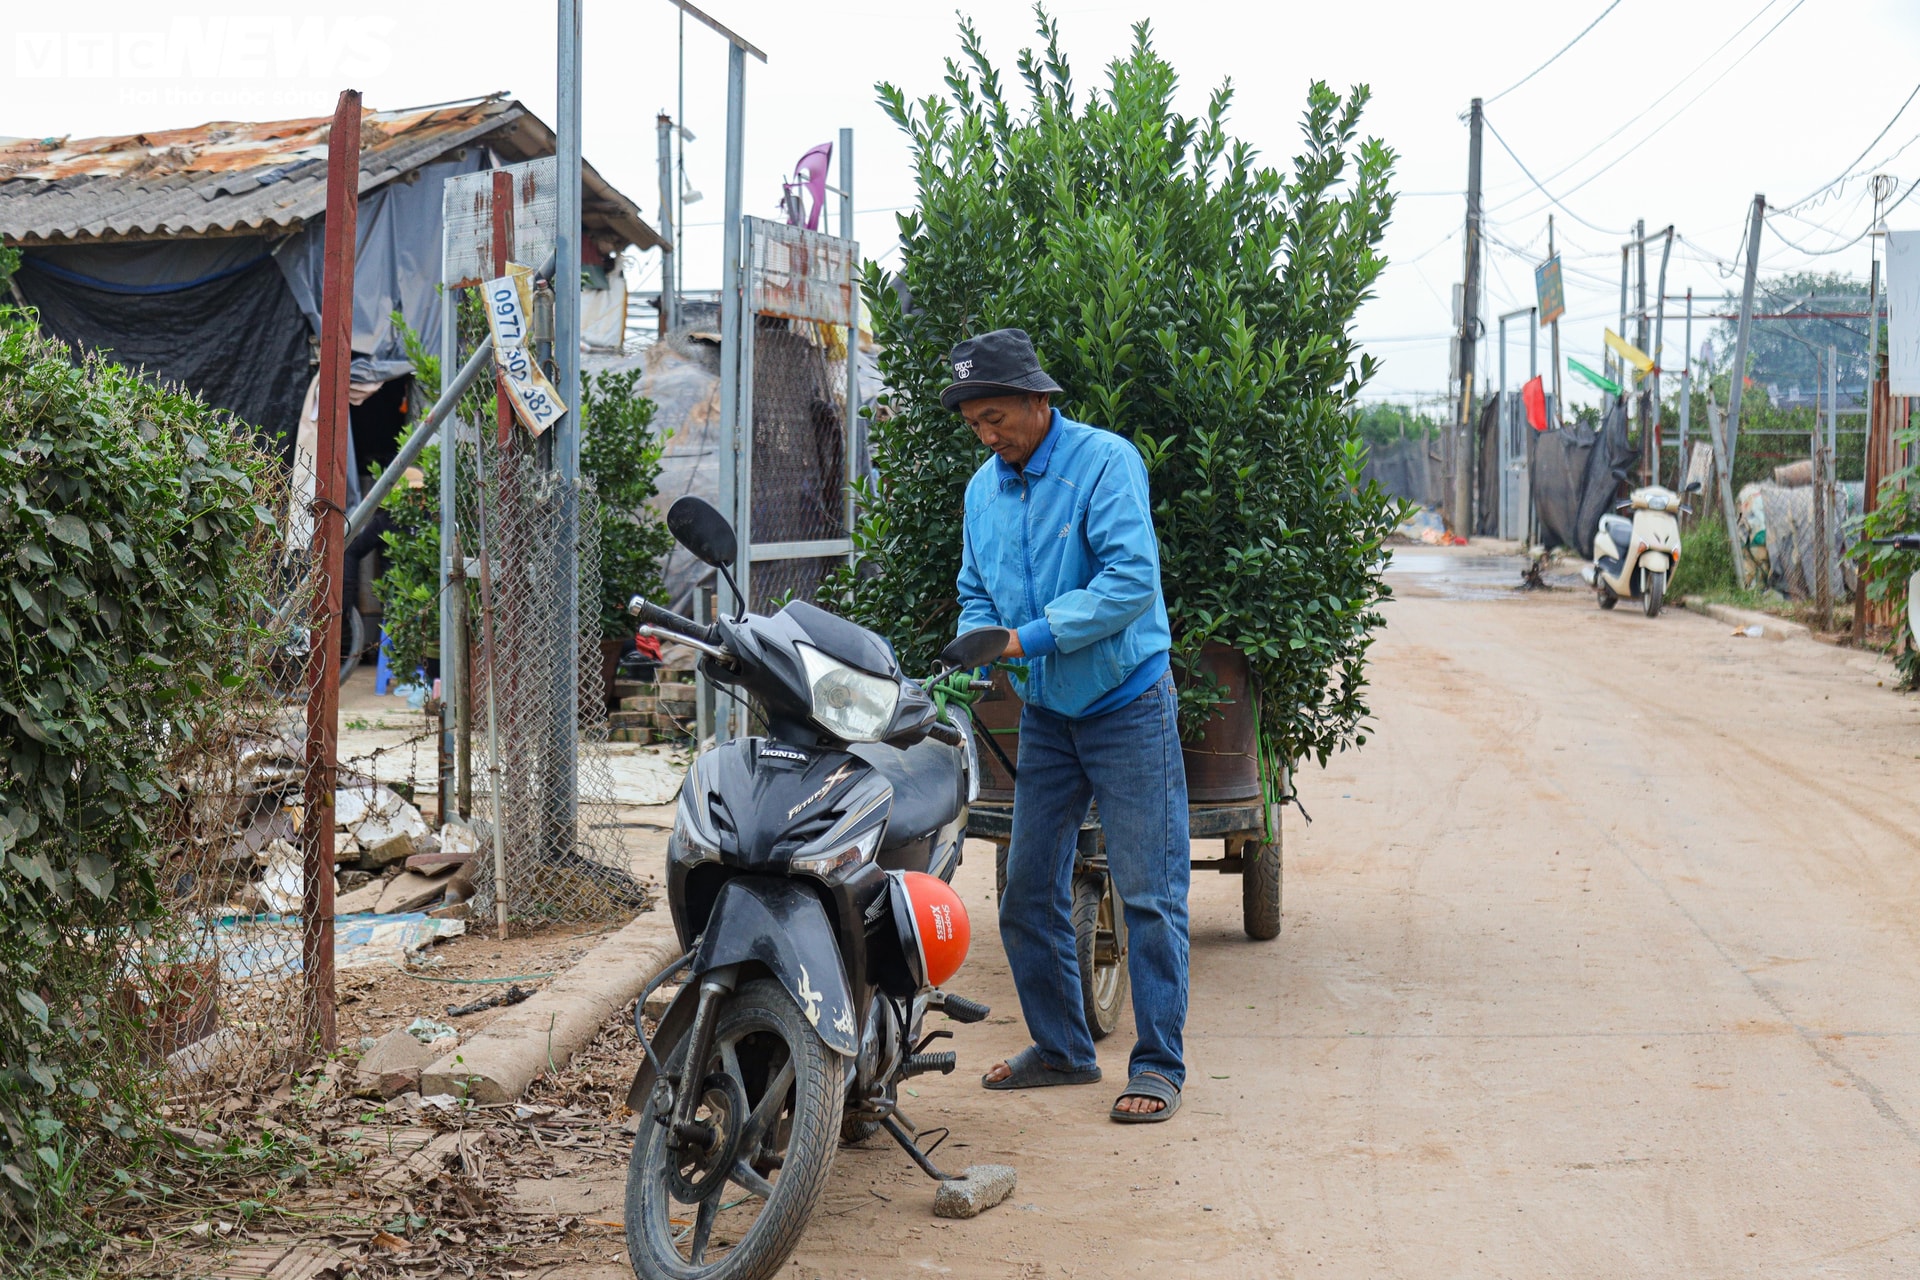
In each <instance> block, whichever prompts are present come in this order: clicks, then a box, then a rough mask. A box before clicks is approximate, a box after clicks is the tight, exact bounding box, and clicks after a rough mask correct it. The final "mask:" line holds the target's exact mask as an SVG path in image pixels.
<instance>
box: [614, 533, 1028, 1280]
mask: <svg viewBox="0 0 1920 1280" xmlns="http://www.w3.org/2000/svg"><path fill="white" fill-rule="evenodd" d="M667 523H668V527H669V529H671V531H672V532H673V535H674V537H675V538H676V539H678V541H679V542H680V543H681V545H682V546H684V547H686V548H687V549H688V550H689V551H691V552H692V553H693V554H694V555H695V556H697V557H698V558H699V559H701V560H702V561H704V562H705V563H707V564H709V565H712V566H713V567H714V568H716V569H717V570H718V571H719V572H720V573H721V574H722V575H724V576H726V577H727V579H728V581H729V583H731V582H732V576H731V573H730V572H729V570H730V567H731V566H732V564H733V562H734V559H735V556H736V554H737V549H738V548H737V543H736V538H735V535H734V531H733V529H732V527H731V526H730V525H728V523H727V522H726V520H725V518H724V517H722V516H721V515H720V513H719V512H718V511H716V510H714V508H712V507H711V506H709V505H708V504H706V503H705V502H702V501H701V500H700V499H698V498H691V497H688V498H682V499H680V500H679V501H678V502H676V503H675V504H674V505H673V508H672V510H671V511H670V512H669V513H668V517H667ZM734 594H735V598H736V599H738V598H739V592H738V590H737V589H736V591H735V593H734ZM629 611H630V612H631V613H632V614H633V615H634V616H635V617H637V618H638V619H640V621H641V623H642V624H643V626H642V630H643V631H646V632H649V633H651V634H655V635H658V636H660V637H662V638H663V639H671V640H674V641H678V642H679V643H681V644H685V645H689V646H691V647H692V648H694V649H695V650H697V651H699V652H700V653H701V654H702V655H703V657H702V658H701V663H702V667H703V670H704V671H705V674H706V676H707V678H708V679H709V680H710V681H712V682H714V683H715V684H716V685H718V686H720V687H721V688H722V689H723V690H726V691H732V692H734V693H736V694H737V695H744V698H745V699H750V700H751V703H750V705H751V706H752V707H753V708H754V710H755V711H757V712H758V713H759V714H760V715H761V716H762V717H763V719H764V723H765V729H766V732H765V736H762V737H749V738H744V739H737V740H735V741H731V742H727V743H724V744H722V745H720V746H717V747H715V748H713V749H712V750H710V751H707V752H706V753H705V754H703V755H701V756H699V757H698V758H697V759H695V760H694V762H693V765H692V767H691V768H690V769H689V770H688V773H687V778H686V782H685V784H684V785H683V786H682V788H681V792H680V802H679V810H678V813H677V814H676V816H675V820H674V829H673V834H672V836H671V838H670V839H669V841H668V845H667V877H666V878H667V900H668V903H669V905H670V907H671V909H672V912H673V922H674V927H675V929H676V930H677V932H678V935H679V939H680V943H681V946H682V947H683V948H684V950H685V953H686V954H685V955H683V956H682V957H681V958H680V959H679V960H678V961H677V962H676V963H675V964H674V965H673V966H671V967H670V968H669V969H668V970H666V971H665V972H664V973H662V974H661V975H660V976H659V977H658V978H657V979H656V982H655V985H656V986H657V985H660V984H662V983H664V982H666V981H669V980H671V979H673V978H675V977H679V978H680V979H681V986H680V990H679V994H678V995H677V996H676V997H675V998H674V999H673V1001H672V1002H671V1003H670V1004H669V1006H668V1007H667V1009H666V1011H665V1012H664V1013H663V1014H662V1015H661V1017H660V1020H659V1023H658V1025H657V1027H656V1029H655V1032H654V1034H653V1036H652V1037H651V1039H649V1038H648V1037H647V1036H646V1035H645V1032H644V1028H640V1029H641V1040H642V1043H643V1045H644V1047H645V1059H644V1061H643V1062H642V1064H641V1066H640V1068H639V1071H638V1073H637V1074H636V1075H635V1077H634V1081H633V1086H632V1088H631V1090H630V1091H629V1093H628V1097H627V1102H628V1105H629V1106H630V1107H631V1108H632V1109H633V1110H634V1112H636V1113H637V1115H638V1130H637V1132H636V1133H635V1135H634V1142H633V1155H632V1160H631V1164H630V1165H629V1168H628V1173H627V1195H626V1229H627V1245H628V1252H629V1256H630V1257H631V1259H632V1261H633V1268H634V1272H635V1273H636V1274H637V1275H638V1276H641V1277H643V1278H645V1280H761V1278H763V1277H768V1276H772V1275H774V1274H775V1273H777V1272H778V1271H779V1270H780V1269H781V1268H782V1267H783V1266H784V1265H785V1264H786V1260H787V1257H788V1255H789V1254H790V1253H791V1252H792V1250H793V1247H794V1245H795V1244H796V1243H797V1242H798V1241H799V1238H800V1234H801V1231H802V1230H803V1229H804V1227H805V1225H806V1221H807V1217H808V1215H809V1214H810V1213H811V1212H812V1210H813V1207H814V1205H815V1204H816V1203H817V1202H818V1200H819V1198H820V1195H821V1193H822V1191H823V1190H824V1189H825V1186H826V1181H827V1174H828V1170H829V1169H830V1168H831V1166H832V1163H833V1156H834V1152H835V1150H836V1149H837V1146H838V1144H839V1143H840V1142H841V1141H842V1140H846V1141H858V1140H860V1139H861V1138H864V1137H866V1136H868V1135H871V1134H872V1133H874V1132H876V1131H879V1130H885V1131H886V1132H887V1133H888V1134H889V1135H891V1136H892V1137H893V1138H894V1140H895V1141H897V1142H899V1143H900V1145H901V1146H902V1147H903V1148H904V1149H905V1150H906V1151H907V1152H908V1153H909V1154H910V1155H911V1156H912V1157H913V1158H914V1160H915V1161H916V1163H918V1164H919V1165H920V1167H921V1168H922V1169H923V1170H925V1171H926V1172H927V1173H928V1174H929V1175H930V1176H933V1177H936V1178H938V1177H943V1176H944V1175H942V1174H941V1173H940V1171H939V1170H938V1169H937V1168H936V1167H935V1166H934V1165H933V1163H932V1161H931V1160H930V1159H929V1156H930V1153H931V1148H927V1149H924V1150H923V1149H922V1147H921V1146H920V1145H919V1143H920V1140H921V1136H922V1135H920V1134H919V1131H918V1130H917V1129H915V1128H914V1126H913V1125H912V1123H911V1122H910V1121H908V1120H907V1119H906V1117H904V1116H903V1115H902V1114H901V1113H900V1110H899V1106H898V1089H899V1085H900V1083H901V1082H902V1081H904V1080H906V1079H908V1078H910V1077H912V1076H915V1075H918V1074H921V1073H923V1072H927V1071H940V1072H950V1071H952V1070H953V1068H954V1055H953V1054H952V1053H950V1052H948V1053H937V1052H928V1051H927V1045H928V1044H929V1043H930V1042H931V1041H933V1040H934V1039H936V1038H938V1037H942V1036H949V1035H951V1032H948V1031H945V1030H935V1031H932V1032H928V1033H925V1034H922V1029H921V1023H922V1020H923V1019H924V1017H925V1015H926V1014H927V1013H928V1012H929V1011H934V1010H938V1011H941V1012H944V1013H945V1014H946V1016H947V1017H948V1018H950V1019H952V1020H954V1021H958V1022H977V1021H979V1020H980V1019H981V1018H984V1017H985V1016H986V1015H987V1013H988V1010H987V1008H986V1007H985V1006H984V1005H980V1004H977V1003H975V1002H973V1001H969V1000H965V999H962V998H960V997H958V996H953V995H948V994H946V993H944V992H942V991H940V990H938V989H937V988H936V987H934V986H930V985H927V983H926V976H927V975H926V971H925V967H924V966H925V963H926V962H925V959H924V953H923V952H922V953H919V954H916V951H915V945H914V944H915V939H916V935H915V934H914V932H913V910H914V908H913V906H912V903H911V902H910V901H909V900H907V899H906V898H905V896H904V895H903V891H902V889H901V886H902V884H903V883H906V877H904V876H903V875H901V874H900V873H904V872H922V873H929V874H931V875H933V876H936V877H939V878H940V879H941V880H950V879H951V878H952V875H953V872H954V869H955V868H956V867H957V866H958V865H959V862H960V854H961V842H962V840H963V838H964V836H965V832H966V823H967V804H968V801H969V800H970V799H971V798H973V796H974V795H975V794H976V791H977V785H978V784H977V778H978V773H979V769H978V761H977V758H976V756H975V754H974V744H973V738H972V736H971V731H970V729H969V728H968V727H967V726H966V724H965V723H964V720H965V717H955V720H956V721H957V722H958V723H953V724H949V723H946V722H944V719H943V717H942V715H941V713H940V711H939V709H938V707H937V705H936V699H935V698H933V697H931V696H930V695H929V693H928V691H927V688H925V687H923V686H922V685H921V684H919V683H916V682H914V681H912V680H909V679H907V678H906V677H905V676H904V675H903V674H902V673H901V671H900V668H899V664H898V663H897V662H896V661H895V659H894V656H893V653H892V651H891V650H890V649H889V648H888V646H887V645H886V644H885V643H884V642H883V641H882V640H881V639H880V638H879V637H878V636H876V635H874V634H873V633H872V632H870V631H867V630H865V629H864V628H862V627H859V626H857V625H855V624H854V623H851V622H848V621H847V620H845V619H843V618H839V617H836V616H834V615H833V614H830V613H828V612H826V611H825V610H823V609H819V608H817V607H815V606H813V605H811V604H808V603H806V602H804V601H796V602H794V603H791V604H788V605H787V606H786V607H785V608H783V609H781V610H780V611H779V612H778V613H777V614H774V615H773V616H771V617H764V616H759V615H754V614H746V613H742V614H740V615H739V616H737V617H734V618H730V619H723V620H722V621H720V622H718V623H715V624H713V625H710V626H709V625H702V624H700V623H696V622H694V621H692V620H690V619H688V618H683V617H681V616H679V615H678V614H675V613H672V612H670V611H668V610H666V609H662V608H660V607H658V606H657V605H653V604H651V603H649V602H647V601H644V600H642V599H640V598H639V597H637V596H636V597H635V598H634V600H633V601H632V602H631V604H630V605H629ZM1006 643H1007V632H1006V631H1005V630H1003V629H1001V628H997V627H996V628H984V629H982V630H980V631H975V632H970V633H968V634H967V635H964V636H961V637H960V638H959V639H957V640H955V641H954V642H953V643H952V644H951V645H949V646H948V647H947V649H946V651H945V652H943V653H942V654H941V655H940V663H941V670H940V671H938V672H936V673H935V676H936V677H940V676H950V674H951V673H954V672H964V671H971V670H972V669H974V668H977V667H979V666H980V665H982V664H984V663H987V662H990V661H992V660H993V659H994V658H996V657H998V656H999V655H1000V653H1001V651H1002V650H1003V649H1004V648H1005V646H1006ZM958 678H959V679H962V680H965V679H966V678H967V677H964V676H962V677H958ZM928 684H929V685H931V684H932V681H931V680H930V681H929V682H928ZM943 892H944V890H943ZM954 906H955V907H957V906H958V903H957V900H956V902H955V903H954ZM903 917H905V918H903ZM644 1003H645V1000H644V997H643V998H642V1000H641V1001H638V1002H636V1003H635V1006H634V1018H635V1022H636V1027H638V1025H639V1018H640V1009H641V1007H642V1006H643V1005H644ZM925 1136H932V1135H931V1133H929V1134H927V1135H925ZM934 1145H936V1146H937V1145H938V1144H937V1142H936V1143H935V1144H934Z"/></svg>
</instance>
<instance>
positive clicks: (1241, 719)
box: [1180, 642, 1260, 804]
mask: <svg viewBox="0 0 1920 1280" xmlns="http://www.w3.org/2000/svg"><path fill="white" fill-rule="evenodd" d="M1199 668H1200V672H1202V673H1204V674H1206V675H1209V676H1211V677H1212V678H1213V679H1214V680H1216V681H1218V682H1219V683H1220V684H1223V685H1225V686H1226V688H1227V701H1225V702H1223V703H1221V704H1220V705H1219V706H1217V707H1215V708H1214V711H1213V716H1212V718H1211V719H1209V720H1208V721H1207V722H1206V724H1205V725H1203V726H1202V727H1201V730H1200V735H1199V736H1198V737H1197V738H1194V739H1192V740H1191V741H1187V742H1183V743H1182V744H1181V746H1180V755H1181V758H1182V760H1183V761H1184V762H1185V764H1186V766H1187V799H1188V800H1189V801H1191V802H1192V803H1195V804H1213V803H1219V802H1222V801H1228V800H1255V799H1258V798H1259V796H1260V756H1259V752H1258V745H1259V744H1258V734H1257V733H1256V732H1255V730H1256V728H1257V721H1256V720H1255V718H1254V713H1253V672H1252V669H1251V668H1250V667H1249V666H1248V665H1247V656H1246V655H1245V654H1244V653H1241V652H1240V651H1239V650H1238V649H1234V648H1230V647H1228V646H1227V645H1224V644H1218V643H1213V642H1209V643H1208V644H1207V645H1206V647H1204V648H1203V649H1201V650H1200V662H1199ZM1182 683H1185V682H1184V681H1183V682H1182ZM1196 683H1197V682H1196Z"/></svg>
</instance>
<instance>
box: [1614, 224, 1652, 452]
mask: <svg viewBox="0 0 1920 1280" xmlns="http://www.w3.org/2000/svg"><path fill="white" fill-rule="evenodd" d="M1633 242H1634V243H1633V248H1634V264H1635V271H1636V279H1637V291H1636V293H1635V294H1634V320H1633V345H1634V346H1636V347H1638V348H1640V349H1641V350H1642V351H1646V350H1648V347H1647V220H1646V219H1645V218H1636V219H1635V220H1634V223H1633ZM1620 332H1621V334H1622V335H1623V336H1624V335H1625V334H1626V330H1625V329H1622V330H1621V331H1620ZM1651 391H1652V386H1651V384H1650V383H1647V384H1642V385H1641V387H1640V389H1639V391H1638V392H1636V393H1635V395H1634V397H1633V398H1634V401H1635V404H1634V408H1636V409H1638V410H1639V411H1640V483H1642V484H1646V483H1647V474H1648V469H1649V468H1648V462H1649V460H1650V459H1654V457H1655V455H1653V454H1652V453H1651V452H1650V451H1651V450H1652V449H1653V447H1654V443H1653V441H1654V435H1655V432H1654V430H1653V412H1654V411H1656V410H1657V406H1649V404H1648V403H1647V399H1648V396H1649V394H1650V393H1651Z"/></svg>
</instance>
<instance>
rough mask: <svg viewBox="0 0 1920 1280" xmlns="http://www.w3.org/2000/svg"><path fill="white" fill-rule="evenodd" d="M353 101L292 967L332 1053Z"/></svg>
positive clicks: (335, 287)
mask: <svg viewBox="0 0 1920 1280" xmlns="http://www.w3.org/2000/svg"><path fill="white" fill-rule="evenodd" d="M359 176H360V94H359V92H358V91H357V90H353V89H347V90H344V91H343V92H342V93H341V94H340V101H339V104H338V105H337V106H336V107H335V108H334V111H333V126H332V129H331V130H330V132H329V133H328V135H327V216H326V223H327V225H326V247H325V250H324V252H325V257H324V260H323V261H324V266H323V269H322V276H321V291H320V423H319V430H318V432H317V433H316V440H315V446H314V459H313V465H314V494H313V521H314V532H313V567H314V570H315V573H316V575H317V577H316V581H315V583H314V591H313V626H312V627H311V628H310V630H309V632H308V636H309V645H310V647H309V648H308V651H307V744H306V746H307V749H306V765H307V777H306V782H307V785H306V794H305V796H303V797H302V800H303V806H304V807H303V809H302V814H303V817H302V819H301V823H300V846H301V876H300V924H301V927H300V961H301V970H300V971H301V977H302V979H303V983H304V986H305V995H306V1026H305V1028H304V1031H305V1034H306V1038H307V1041H308V1043H309V1044H313V1045H317V1046H318V1048H319V1049H320V1051H321V1052H323V1053H332V1052H333V1051H334V1049H336V1048H338V1047H339V1031H338V1028H337V1026H336V1024H335V1021H334V1003H333V997H334V992H333V854H334V848H333V791H334V775H335V772H336V770H337V768H338V765H339V761H338V759H337V755H336V752H337V748H338V745H339V739H338V734H339V729H340V604H341V601H340V596H341V592H342V585H341V581H342V578H343V576H344V572H345V568H346V564H345V551H346V537H345V533H346V530H345V527H344V521H343V520H342V518H341V512H340V503H341V501H342V499H343V498H344V497H345V496H346V491H347V430H348V424H347V374H348V365H349V364H351V362H352V360H353V257H354V246H355V243H356V240H355V236H356V233H357V231H358V226H359V219H360V183H359Z"/></svg>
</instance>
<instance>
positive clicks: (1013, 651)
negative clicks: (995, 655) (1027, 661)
mask: <svg viewBox="0 0 1920 1280" xmlns="http://www.w3.org/2000/svg"><path fill="white" fill-rule="evenodd" d="M1000 656H1001V657H1003V658H1024V657H1026V656H1027V655H1026V651H1025V650H1024V649H1022V648H1021V647H1020V633H1019V632H1018V631H1015V630H1014V629H1013V628H1011V627H1009V628H1008V629H1007V647H1006V648H1005V649H1004V650H1002V651H1001V653H1000Z"/></svg>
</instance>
